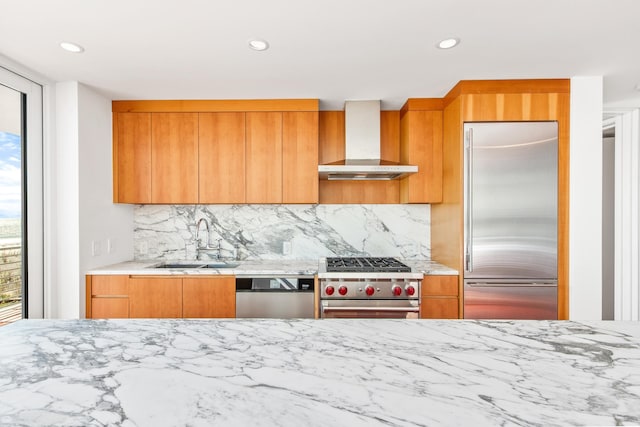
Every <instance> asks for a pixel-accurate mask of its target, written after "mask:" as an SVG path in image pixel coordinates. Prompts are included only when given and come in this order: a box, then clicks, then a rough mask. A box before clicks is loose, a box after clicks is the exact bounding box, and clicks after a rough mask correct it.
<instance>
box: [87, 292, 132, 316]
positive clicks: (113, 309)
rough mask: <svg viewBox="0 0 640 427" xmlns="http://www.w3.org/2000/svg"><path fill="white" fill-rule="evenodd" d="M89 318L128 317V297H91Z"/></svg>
mask: <svg viewBox="0 0 640 427" xmlns="http://www.w3.org/2000/svg"><path fill="white" fill-rule="evenodd" d="M87 317H90V318H91V319H126V318H128V317H129V298H115V297H94V298H91V316H87Z"/></svg>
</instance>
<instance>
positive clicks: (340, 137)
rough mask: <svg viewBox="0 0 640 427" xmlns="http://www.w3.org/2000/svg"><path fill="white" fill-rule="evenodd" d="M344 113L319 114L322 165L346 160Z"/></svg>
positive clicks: (319, 145) (319, 152)
mask: <svg viewBox="0 0 640 427" xmlns="http://www.w3.org/2000/svg"><path fill="white" fill-rule="evenodd" d="M344 138H345V127H344V111H320V113H319V114H318V154H319V159H320V160H319V162H320V164H325V163H333V162H337V161H339V160H344V153H345V145H344V144H345V139H344Z"/></svg>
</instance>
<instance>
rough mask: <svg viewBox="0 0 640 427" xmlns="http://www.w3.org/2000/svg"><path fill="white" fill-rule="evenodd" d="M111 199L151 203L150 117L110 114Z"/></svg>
mask: <svg viewBox="0 0 640 427" xmlns="http://www.w3.org/2000/svg"><path fill="white" fill-rule="evenodd" d="M113 139H114V143H113V193H114V194H113V196H114V197H113V200H114V202H115V203H151V114H149V113H114V114H113Z"/></svg>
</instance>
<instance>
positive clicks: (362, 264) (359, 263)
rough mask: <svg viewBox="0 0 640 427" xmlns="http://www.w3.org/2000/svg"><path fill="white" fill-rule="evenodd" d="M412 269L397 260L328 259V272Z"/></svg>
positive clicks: (366, 258)
mask: <svg viewBox="0 0 640 427" xmlns="http://www.w3.org/2000/svg"><path fill="white" fill-rule="evenodd" d="M410 271H411V267H408V266H407V265H405V264H403V263H401V262H400V261H398V260H397V259H395V258H387V257H380V258H374V257H337V258H327V272H354V273H366V272H392V273H395V272H403V273H404V272H410Z"/></svg>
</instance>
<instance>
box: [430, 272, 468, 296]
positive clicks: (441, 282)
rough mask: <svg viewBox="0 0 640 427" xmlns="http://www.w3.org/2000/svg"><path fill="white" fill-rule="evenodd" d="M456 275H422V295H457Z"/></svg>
mask: <svg viewBox="0 0 640 427" xmlns="http://www.w3.org/2000/svg"><path fill="white" fill-rule="evenodd" d="M458 286H459V285H458V276H424V279H423V280H422V287H421V294H422V296H458V291H459V287H458Z"/></svg>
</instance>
